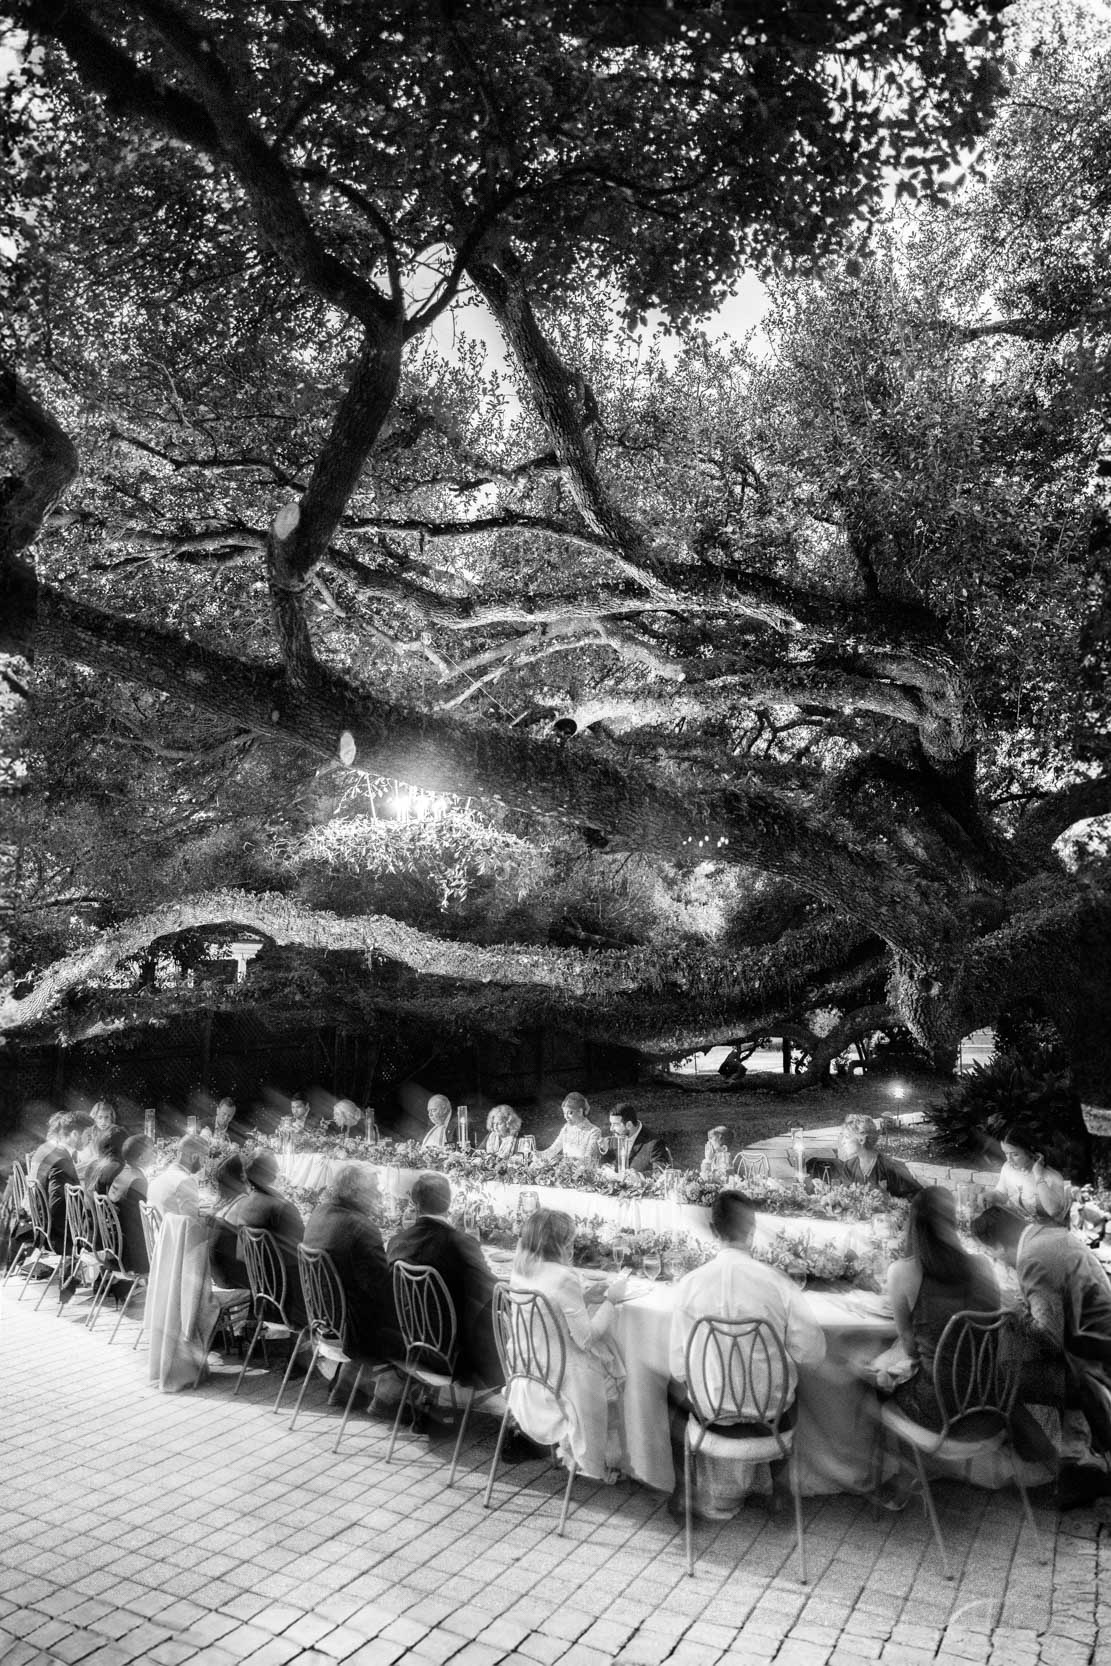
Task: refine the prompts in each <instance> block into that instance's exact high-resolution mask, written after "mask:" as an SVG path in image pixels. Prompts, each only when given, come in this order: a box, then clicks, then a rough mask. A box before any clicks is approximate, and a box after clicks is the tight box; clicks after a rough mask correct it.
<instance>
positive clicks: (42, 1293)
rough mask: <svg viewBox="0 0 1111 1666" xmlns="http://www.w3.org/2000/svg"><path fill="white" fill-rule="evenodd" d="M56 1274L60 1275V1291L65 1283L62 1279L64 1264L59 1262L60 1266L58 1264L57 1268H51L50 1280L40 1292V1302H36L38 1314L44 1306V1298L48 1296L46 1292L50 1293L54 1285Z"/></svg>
mask: <svg viewBox="0 0 1111 1666" xmlns="http://www.w3.org/2000/svg"><path fill="white" fill-rule="evenodd" d="M55 1273H57V1275H58V1286H59V1289H60V1288H61V1285H62V1283H63V1279H62V1262H61V1261H59V1262H58V1264H57V1266H55V1267H51V1269H50V1277H49V1278H48V1279H47V1281H46V1283H45V1284H44V1285H43V1287H42V1289H41V1290H40V1291H39V1299H38V1301H37V1302H36V1303H35V1312H36V1313H37V1312H38V1310H39V1308H40V1307H41V1306H42V1304H43V1298H44V1297H45V1295H46V1292H47V1291H48V1290H49V1289H50V1286H51V1285H52V1284H53V1283H54V1275H55Z"/></svg>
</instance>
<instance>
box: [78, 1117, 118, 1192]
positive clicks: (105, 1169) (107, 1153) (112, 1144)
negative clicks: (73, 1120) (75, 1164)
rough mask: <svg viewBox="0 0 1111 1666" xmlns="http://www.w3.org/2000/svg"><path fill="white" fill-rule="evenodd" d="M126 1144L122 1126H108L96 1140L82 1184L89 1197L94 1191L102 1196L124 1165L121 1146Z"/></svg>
mask: <svg viewBox="0 0 1111 1666" xmlns="http://www.w3.org/2000/svg"><path fill="white" fill-rule="evenodd" d="M126 1144H127V1131H126V1129H124V1128H108V1129H106V1130H105V1131H104V1133H103V1134H100V1135H99V1136H98V1138H97V1141H96V1156H95V1158H94V1159H93V1161H92V1162H91V1163H90V1164H89V1166H88V1168H87V1169H86V1170H85V1177H84V1180H83V1181H82V1184H83V1185H84V1187H85V1190H86V1192H88V1194H89V1196H90V1197H91V1196H92V1195H93V1193H94V1192H99V1193H100V1194H101V1196H104V1195H106V1194H107V1193H108V1191H109V1190H110V1188H111V1186H112V1183H113V1181H114V1180H115V1178H116V1176H117V1175H118V1174H119V1173H121V1171H122V1169H123V1166H124V1157H123V1148H124V1146H125V1145H126Z"/></svg>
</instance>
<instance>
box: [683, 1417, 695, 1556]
mask: <svg viewBox="0 0 1111 1666" xmlns="http://www.w3.org/2000/svg"><path fill="white" fill-rule="evenodd" d="M693 1462H694V1458H693V1454H692V1452H691V1448H690V1441H689V1440H688V1439H687V1437H686V1435H684V1436H683V1524H684V1531H685V1536H686V1541H687V1573H688V1574H689V1575H690V1576H691V1578H693V1577H694V1529H693V1527H692V1526H691V1465H692V1464H693Z"/></svg>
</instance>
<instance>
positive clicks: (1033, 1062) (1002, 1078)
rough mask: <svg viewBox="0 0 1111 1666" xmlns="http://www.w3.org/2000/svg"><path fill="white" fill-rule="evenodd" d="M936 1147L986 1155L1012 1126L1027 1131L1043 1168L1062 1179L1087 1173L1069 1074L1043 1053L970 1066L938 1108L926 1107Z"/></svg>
mask: <svg viewBox="0 0 1111 1666" xmlns="http://www.w3.org/2000/svg"><path fill="white" fill-rule="evenodd" d="M929 1115H930V1121H931V1122H932V1123H933V1126H934V1130H935V1138H936V1141H937V1143H938V1144H939V1145H940V1146H941V1147H942V1148H943V1149H944V1150H946V1151H951V1152H954V1153H956V1152H968V1153H976V1154H983V1153H987V1154H988V1155H990V1156H991V1157H993V1158H994V1157H995V1156H996V1154H997V1152H998V1141H999V1140H1000V1139H1001V1137H1002V1135H1003V1134H1004V1132H1005V1131H1006V1129H1007V1128H1008V1127H1009V1126H1010V1125H1011V1124H1012V1123H1019V1124H1021V1125H1022V1126H1023V1127H1025V1128H1027V1129H1029V1130H1030V1132H1031V1133H1032V1134H1033V1135H1034V1136H1035V1138H1036V1141H1037V1148H1038V1149H1039V1150H1040V1151H1042V1152H1043V1153H1044V1155H1045V1157H1046V1160H1047V1162H1048V1163H1049V1164H1050V1166H1051V1167H1053V1168H1059V1169H1061V1170H1062V1171H1063V1172H1064V1173H1066V1174H1072V1175H1075V1176H1080V1177H1082V1176H1083V1175H1084V1173H1085V1171H1086V1158H1087V1151H1088V1140H1087V1133H1086V1130H1085V1127H1084V1118H1083V1115H1082V1113H1081V1109H1080V1096H1079V1094H1078V1093H1077V1091H1076V1087H1075V1084H1074V1082H1073V1080H1072V1076H1071V1073H1070V1072H1069V1071H1068V1070H1067V1069H1062V1068H1061V1067H1060V1065H1059V1064H1058V1063H1057V1062H1056V1061H1055V1058H1054V1051H1053V1050H1052V1049H1046V1050H1045V1052H1044V1053H1043V1054H1042V1055H1041V1056H1039V1055H1038V1053H1037V1052H1035V1053H1034V1054H1032V1055H1031V1054H1029V1053H1028V1054H1027V1055H1026V1056H1023V1055H1021V1054H1019V1053H1000V1054H997V1055H996V1056H995V1057H994V1058H993V1059H991V1060H990V1061H989V1062H988V1063H987V1064H974V1065H973V1067H972V1069H971V1070H970V1071H969V1072H968V1074H967V1075H966V1076H963V1077H962V1078H961V1080H960V1082H959V1083H958V1085H957V1086H956V1087H954V1088H951V1089H950V1090H949V1092H948V1093H947V1094H946V1096H945V1099H944V1101H943V1102H942V1103H940V1104H934V1105H932V1106H931V1107H930V1112H929Z"/></svg>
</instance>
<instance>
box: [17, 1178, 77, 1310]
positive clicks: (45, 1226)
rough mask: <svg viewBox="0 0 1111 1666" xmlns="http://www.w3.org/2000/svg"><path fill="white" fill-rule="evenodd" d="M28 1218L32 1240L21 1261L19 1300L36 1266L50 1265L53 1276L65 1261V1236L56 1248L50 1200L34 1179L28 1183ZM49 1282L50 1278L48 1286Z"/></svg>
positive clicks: (21, 1298) (22, 1296) (25, 1290)
mask: <svg viewBox="0 0 1111 1666" xmlns="http://www.w3.org/2000/svg"><path fill="white" fill-rule="evenodd" d="M27 1219H28V1220H29V1222H30V1223H31V1242H30V1245H29V1247H28V1249H27V1250H26V1252H25V1254H24V1257H23V1260H22V1261H21V1262H20V1267H21V1269H22V1271H23V1283H22V1284H21V1285H20V1287H19V1295H18V1297H17V1298H16V1299H17V1300H18V1301H22V1300H23V1298H24V1296H25V1295H26V1293H27V1286H28V1284H29V1283H30V1281H31V1274H32V1273H33V1272H34V1270H35V1268H36V1267H42V1266H46V1267H49V1268H50V1270H51V1277H53V1274H54V1272H55V1270H56V1269H57V1268H58V1267H60V1266H61V1265H62V1263H63V1262H64V1261H65V1247H66V1246H65V1240H64V1238H63V1242H62V1248H61V1249H60V1250H56V1249H55V1248H54V1247H53V1245H52V1244H51V1241H50V1201H49V1199H48V1197H47V1194H46V1192H45V1191H44V1190H43V1188H42V1187H41V1186H40V1185H38V1184H37V1183H36V1182H35V1181H33V1180H31V1181H29V1182H28V1184H27ZM49 1282H50V1281H49V1279H48V1280H47V1284H48V1286H49Z"/></svg>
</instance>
